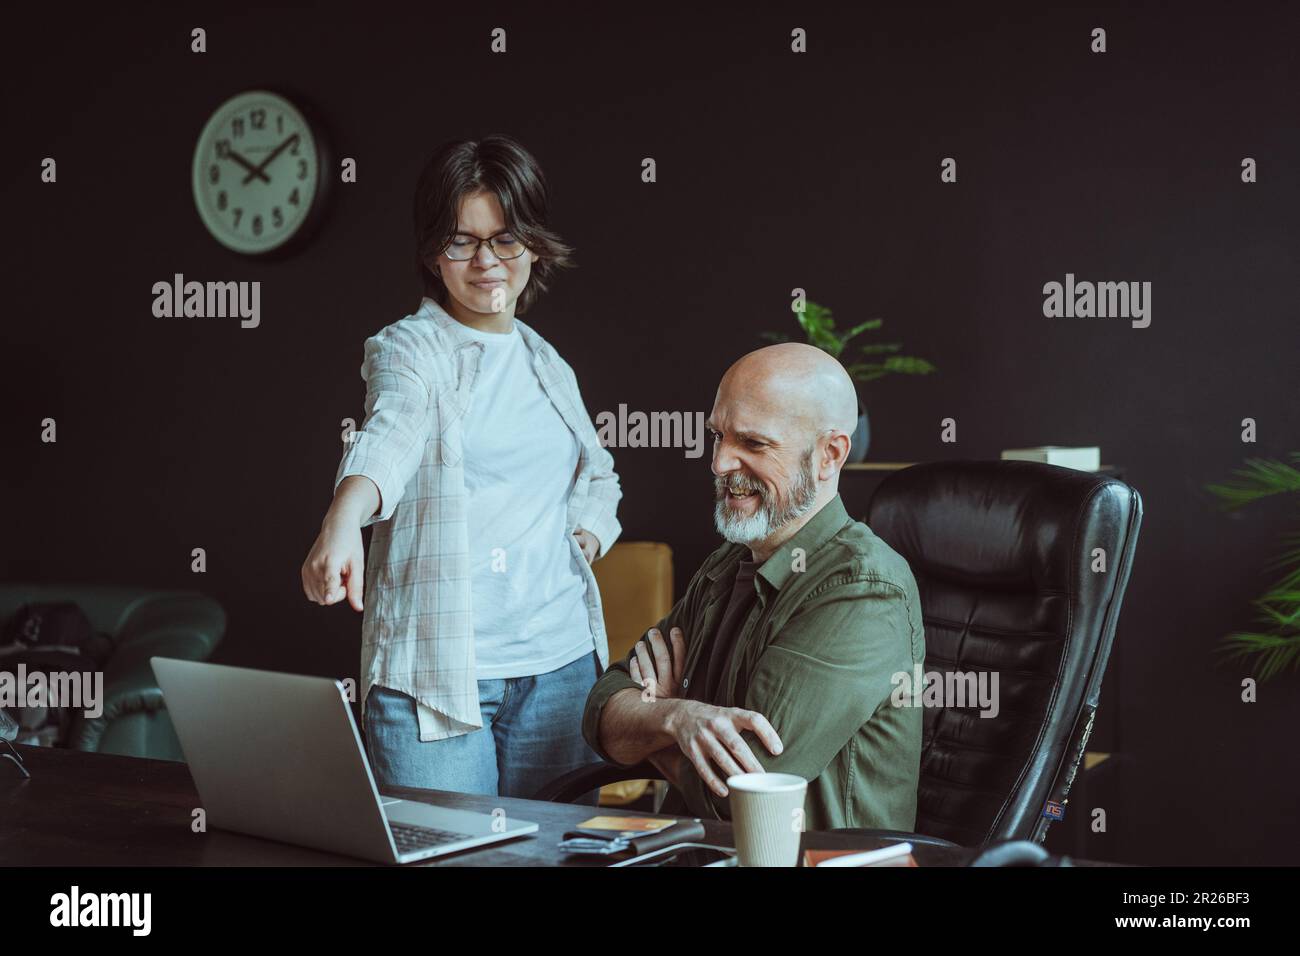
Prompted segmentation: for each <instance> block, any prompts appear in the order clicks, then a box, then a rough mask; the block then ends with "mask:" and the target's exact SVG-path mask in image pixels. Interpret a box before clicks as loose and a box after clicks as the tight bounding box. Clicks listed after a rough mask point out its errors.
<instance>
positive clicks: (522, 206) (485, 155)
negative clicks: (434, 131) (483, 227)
mask: <svg viewBox="0 0 1300 956" xmlns="http://www.w3.org/2000/svg"><path fill="white" fill-rule="evenodd" d="M480 190H481V191H484V192H488V193H491V194H493V195H495V196H496V197H497V201H498V202H500V203H501V212H502V214H503V215H504V216H505V221H506V229H508V230H509V231H510V232H512V233H514V234H515V236H517V237H518V238H519V239H520V240H521V241H522V242H523V243H524V245H525V246H527V247H528V248H529V249H531V250H532V251H533V252H535V253H537V257H538V258H537V261H536V262H534V263H533V268H532V273H531V275H530V276H529V279H528V285H526V286H524V291H523V292H521V293H520V294H519V301H518V302H517V303H516V306H515V311H516V313H517V314H522V313H524V312H526V311H528V307H529V306H531V305H532V304H533V302H535V301H536V300H537V297H538V296H539V295H541V294H542V293H543V292H545V291H546V288H547V281H548V280H549V279H550V277H551V276H552V275H553V274H554V273H555V272H556V271H557V270H559V269H562V268H564V267H566V266H571V265H573V263H572V261H571V260H570V254H571V253H572V252H573V249H572V248H570V247H569V246H566V245H565V244H564V243H563V242H561V241H560V237H559V236H557V235H556V234H555V233H554V232H552V231H551V230H550V229H549V228H547V218H548V216H549V213H550V208H549V206H550V196H549V191H548V189H547V186H546V177H545V176H544V175H542V169H541V167H540V166H538V164H537V160H536V159H534V158H533V156H532V154H531V153H529V152H528V150H526V149H524V148H523V146H521V145H519V143H517V142H515V140H513V139H511V138H510V137H509V136H504V135H502V134H499V133H494V134H492V135H491V136H485V137H483V139H480V140H469V139H467V140H459V141H456V142H450V143H444V144H443V145H442V146H440V147H438V149H437V150H436V151H435V152H434V154H433V156H431V157H430V158H429V161H428V163H426V164H425V167H424V169H423V170H422V171H421V173H420V180H419V182H418V183H417V184H416V186H415V217H414V218H415V263H416V270H417V273H418V274H419V276H420V282H421V284H422V285H423V286H424V292H425V294H426V295H428V296H429V297H431V298H432V299H434V300H435V301H436V302H437V303H438V304H439V305H441V306H442V307H443V308H444V309H445V308H447V305H448V301H449V299H450V293H449V292H448V291H447V286H446V285H445V284H444V283H443V281H442V277H441V276H439V275H437V274H436V273H435V272H434V271H433V270H432V269H430V268H429V266H428V263H429V261H430V260H431V259H433V258H434V257H436V256H438V255H440V254H441V253H442V251H443V250H444V249H446V248H447V243H449V242H450V241H451V237H452V236H453V235H455V233H456V228H457V225H458V221H457V220H458V216H459V213H460V205H461V201H462V200H463V199H464V198H465V197H466V196H469V195H471V194H473V193H476V192H479V191H480Z"/></svg>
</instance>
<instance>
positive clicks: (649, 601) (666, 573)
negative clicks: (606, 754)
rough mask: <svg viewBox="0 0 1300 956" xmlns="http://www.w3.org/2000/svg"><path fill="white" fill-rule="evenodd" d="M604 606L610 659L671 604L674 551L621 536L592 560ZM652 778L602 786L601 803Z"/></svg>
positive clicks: (614, 803) (629, 793) (612, 803)
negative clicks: (621, 537)
mask: <svg viewBox="0 0 1300 956" xmlns="http://www.w3.org/2000/svg"><path fill="white" fill-rule="evenodd" d="M592 570H593V571H595V573H596V583H597V584H599V585H600V600H601V604H602V605H603V607H604V609H605V636H606V638H607V640H608V641H609V660H610V663H611V664H612V663H613V662H614V661H618V660H622V659H623V658H624V657H626V656H627V653H628V651H630V650H631V649H632V645H633V644H635V643H636V642H637V641H638V640H640V639H641V637H642V636H643V635H644V634H645V632H646V631H647V630H649V629H650V628H651V627H653V626H654V625H655V624H657V623H659V621H660V620H661V619H662V618H663V617H664V615H666V614H667V613H668V612H669V611H671V610H672V608H673V552H672V549H671V548H670V547H668V545H666V544H664V543H663V542H661V541H622V542H619V543H618V544H616V545H614V547H612V548H610V549H609V553H608V554H607V555H605V556H604V557H603V558H601V559H600V560H599V561H597V562H596V563H595V564H594V565H592ZM650 783H651V781H649V780H624V781H621V782H619V783H612V784H609V785H608V786H605V787H601V789H600V803H601V805H602V806H609V807H620V806H626V805H627V804H629V803H632V802H634V801H636V800H638V799H640V798H641V796H642V794H644V793H645V792H646V789H647V788H648V787H649V785H650Z"/></svg>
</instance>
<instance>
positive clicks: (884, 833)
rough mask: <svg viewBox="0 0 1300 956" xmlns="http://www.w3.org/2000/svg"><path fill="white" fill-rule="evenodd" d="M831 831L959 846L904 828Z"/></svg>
mask: <svg viewBox="0 0 1300 956" xmlns="http://www.w3.org/2000/svg"><path fill="white" fill-rule="evenodd" d="M830 832H831V833H851V834H854V835H855V836H869V837H876V838H877V839H880V840H889V841H891V842H893V843H917V844H920V845H921V846H943V847H955V848H957V849H960V848H961V845H960V844H957V843H953V842H952V841H951V840H945V839H944V838H943V837H935V836H926V835H925V834H924V833H908V832H907V831H906V830H872V829H869V828H863V827H840V828H839V829H836V830H831V831H830Z"/></svg>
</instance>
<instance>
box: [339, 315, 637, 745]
mask: <svg viewBox="0 0 1300 956" xmlns="http://www.w3.org/2000/svg"><path fill="white" fill-rule="evenodd" d="M515 324H516V325H517V326H518V328H519V331H520V333H521V334H522V335H523V339H524V342H525V343H526V344H527V346H528V349H529V351H531V352H532V356H533V368H534V369H535V370H536V372H537V377H538V379H539V380H540V381H541V384H542V387H543V388H544V389H545V391H546V394H547V395H548V396H549V397H550V399H551V402H552V403H553V404H554V405H555V408H556V410H557V411H559V413H560V416H561V417H562V418H563V419H564V421H565V423H566V424H567V425H568V426H569V428H570V430H571V431H572V432H573V433H574V435H576V436H577V439H578V445H579V457H578V469H577V475H576V481H575V483H574V487H573V491H572V493H571V494H570V496H569V503H568V515H567V523H568V530H569V531H570V532H572V531H573V530H575V529H577V528H585V529H586V530H587V531H590V532H591V533H592V534H593V535H595V536H596V538H597V539H598V540H599V541H600V554H598V555H597V557H599V556H601V555H603V554H605V553H606V552H607V551H608V550H609V549H610V548H611V547H612V546H613V544H614V541H615V540H616V539H617V538H618V536H619V533H620V532H621V530H622V529H621V527H620V526H619V523H618V518H617V516H616V512H617V508H618V501H619V499H620V498H621V497H622V491H621V489H620V488H619V483H618V475H617V474H615V472H614V458H613V456H612V455H611V454H610V453H609V452H608V451H607V450H606V449H605V448H604V447H603V446H602V445H601V444H600V440H599V439H598V438H597V436H596V430H595V428H594V427H593V426H592V423H591V418H590V416H589V415H588V414H587V410H586V407H585V406H584V405H583V403H582V397H581V395H580V394H579V392H578V382H577V378H576V376H575V375H574V374H573V369H571V368H570V367H569V365H568V363H566V362H565V361H564V360H563V359H562V358H560V356H559V354H558V353H557V352H556V351H555V349H554V348H553V347H552V346H551V345H550V344H549V343H548V342H546V341H545V340H544V339H543V338H542V337H541V336H540V335H538V334H537V333H536V332H534V331H533V330H532V329H531V328H529V327H528V326H527V325H525V324H524V323H523V322H520V321H519V320H518V319H515ZM483 348H484V347H483V344H482V343H481V342H478V341H477V340H475V339H474V338H472V337H471V336H469V335H468V334H466V333H465V331H464V328H463V326H461V324H460V323H459V322H457V321H456V320H455V319H454V318H452V317H451V316H450V315H448V314H447V312H446V311H445V310H443V309H442V308H441V307H440V306H439V305H438V304H437V302H436V301H434V300H433V299H432V298H429V297H428V296H426V297H425V298H424V300H423V301H422V302H421V304H420V308H419V309H418V310H417V311H416V312H415V314H414V315H409V316H407V317H406V318H404V319H401V320H399V321H397V322H394V323H393V324H392V325H389V326H388V327H386V328H384V329H382V330H381V331H380V332H379V333H378V334H376V335H374V336H371V337H370V338H368V339H366V342H365V361H364V362H363V364H362V366H361V377H362V379H364V380H365V382H366V415H365V421H364V422H363V423H362V426H361V428H360V429H359V430H357V431H356V432H354V433H353V434H352V440H351V442H350V443H349V445H348V448H347V450H346V451H345V452H344V455H343V460H342V461H341V462H339V467H338V473H337V475H336V477H335V479H334V488H335V490H336V491H337V490H338V486H339V483H340V482H341V481H342V480H343V479H344V478H346V477H347V476H348V475H365V476H366V477H367V478H370V479H371V480H372V481H373V482H374V483H375V484H376V485H377V486H378V487H379V494H380V510H379V511H378V512H376V513H375V514H374V515H372V516H371V517H370V518H368V519H366V520H365V521H364V522H362V525H361V526H362V527H363V528H364V527H366V526H367V525H372V524H373V525H374V531H373V532H372V534H371V539H370V554H369V556H368V557H367V560H366V575H365V596H364V607H365V609H364V611H363V613H362V620H361V700H362V707H363V709H364V706H365V703H364V702H365V698H366V694H367V693H368V692H369V690H370V687H371V686H372V685H374V684H378V685H379V686H381V687H388V688H391V689H392V690H396V691H401V692H402V693H405V694H409V695H410V696H411V697H414V698H415V700H416V702H417V706H416V711H417V714H418V717H419V724H420V739H421V740H439V739H442V738H444V737H455V736H457V735H459V734H465V733H469V732H470V731H471V730H475V729H477V728H479V727H482V726H483V718H482V715H481V713H480V711H479V696H478V681H477V678H476V677H475V660H474V626H473V620H474V617H473V608H472V607H471V605H470V573H469V525H468V521H467V515H468V495H467V493H466V491H465V471H464V465H463V462H462V460H461V456H462V447H463V444H462V433H461V428H462V424H463V419H464V415H465V412H466V410H467V409H468V407H469V400H470V395H471V394H472V393H473V390H474V383H475V381H476V379H477V376H478V370H479V365H480V362H481V361H482V357H483ZM521 480H526V478H524V476H521ZM568 538H569V546H570V549H571V550H572V552H573V554H574V555H576V557H577V565H578V567H579V568H581V573H582V575H583V577H584V578H585V579H586V583H587V593H586V600H587V615H588V620H589V621H590V623H591V633H592V635H593V637H594V639H595V645H594V648H595V650H596V652H597V655H598V656H599V658H600V663H601V667H602V669H603V668H604V667H606V666H608V663H609V650H608V645H607V644H606V640H605V623H604V616H603V613H602V611H601V604H600V591H599V589H598V588H597V586H596V578H595V576H594V575H593V573H592V571H591V568H590V567H589V566H588V564H587V561H586V559H585V558H583V556H582V549H581V547H580V546H579V544H578V541H577V539H576V538H574V537H573V535H572V534H570V535H569V536H568Z"/></svg>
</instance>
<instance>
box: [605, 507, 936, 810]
mask: <svg viewBox="0 0 1300 956" xmlns="http://www.w3.org/2000/svg"><path fill="white" fill-rule="evenodd" d="M749 557H750V551H749V548H748V547H746V546H744V545H738V544H731V543H727V544H724V545H723V546H722V547H720V548H718V549H717V550H716V551H714V552H713V554H711V555H709V557H708V559H707V560H705V562H704V564H703V565H702V566H701V567H700V569H699V571H697V572H696V573H695V576H694V577H693V578H692V579H691V583H690V585H689V586H688V587H687V589H686V594H685V595H684V596H683V597H682V599H681V600H680V601H678V602H677V604H676V606H674V607H673V609H672V611H670V612H669V614H668V616H667V617H665V618H664V619H663V620H662V621H660V622H659V623H658V624H657V625H655V626H656V627H658V628H659V630H660V631H661V632H662V633H663V634H664V635H665V637H666V636H667V635H668V633H669V630H670V629H671V628H673V627H680V628H681V629H682V632H683V634H684V637H685V641H686V662H685V666H684V672H683V692H682V696H688V695H687V693H686V691H687V690H688V689H689V687H690V683H691V682H692V681H702V680H704V675H705V674H706V673H707V671H708V659H707V658H708V655H709V654H710V653H711V651H712V647H713V639H714V635H715V633H716V631H717V629H718V624H719V622H720V620H721V617H722V614H723V612H724V611H725V610H726V605H727V602H728V599H729V598H730V592H731V587H732V582H733V581H734V580H735V577H736V568H737V566H738V564H739V562H740V561H741V559H742V558H749ZM754 587H755V589H756V591H757V600H756V601H755V602H754V606H753V608H752V610H751V611H750V613H749V617H748V618H747V620H746V621H745V623H744V625H743V627H742V629H741V631H740V633H739V634H738V635H737V637H736V641H735V645H734V648H733V650H732V653H731V659H730V662H729V663H728V664H727V667H726V669H725V670H724V671H723V674H722V682H721V686H720V687H719V695H718V696H719V698H720V699H718V700H714V701H712V703H714V704H717V705H719V706H723V707H743V708H745V709H746V710H753V711H757V712H758V713H760V714H762V715H763V716H764V717H766V718H767V719H768V721H769V722H770V723H771V724H772V727H773V728H774V729H775V730H776V732H777V734H778V735H779V736H780V738H781V743H782V744H783V745H784V749H783V750H782V752H781V753H780V755H778V756H773V755H772V754H770V753H769V752H768V750H767V748H766V747H765V746H763V744H762V743H761V742H759V741H758V739H757V738H756V737H755V736H754V734H753V733H752V732H750V731H744V732H743V733H742V736H743V737H744V738H745V741H746V742H747V743H748V744H749V747H750V749H751V750H752V751H753V753H754V756H755V757H757V758H758V761H759V763H761V764H762V765H763V769H764V770H767V771H770V772H773V773H792V774H797V775H798V776H800V777H803V778H805V779H806V780H808V795H807V798H806V800H805V803H804V829H805V830H826V829H832V828H836V827H875V828H882V829H890V830H911V829H913V827H914V826H915V825H916V788H917V781H918V776H919V773H920V763H921V727H922V721H921V711H920V709H918V708H915V707H899V706H895V705H894V704H893V702H892V699H891V698H892V697H893V696H894V695H893V690H894V687H895V684H896V683H897V681H898V678H897V677H896V676H895V675H898V674H907V675H909V677H910V675H911V674H912V671H913V665H914V664H922V665H923V664H924V662H925V632H924V630H923V628H922V623H921V603H920V596H919V594H918V593H917V589H916V581H915V579H914V578H913V576H912V571H911V568H909V567H908V565H907V562H906V561H905V560H904V559H903V558H902V557H901V556H900V555H899V554H898V553H897V552H896V551H894V550H893V549H892V548H890V547H889V545H887V544H886V543H885V542H884V541H882V540H881V539H880V538H878V537H876V535H875V534H874V533H873V532H872V531H871V529H870V528H868V527H867V526H866V525H865V524H863V523H862V522H860V521H855V520H853V519H852V518H850V517H849V514H848V512H847V511H846V510H845V508H844V504H843V502H842V501H841V500H840V497H839V496H838V495H836V496H835V498H833V499H832V500H831V501H829V502H828V503H827V504H826V505H825V506H824V507H822V509H821V510H820V511H818V512H817V513H816V514H815V515H814V516H813V517H812V519H811V520H810V521H809V522H808V523H807V524H805V525H804V526H803V527H802V528H800V529H799V531H798V532H797V533H796V534H795V535H794V536H793V537H792V538H791V539H790V540H789V541H787V542H786V543H785V544H784V545H782V546H781V547H780V548H779V549H778V550H777V551H776V552H775V553H774V554H773V555H772V556H771V557H770V558H768V559H767V560H766V561H765V562H763V564H762V565H760V566H759V568H758V572H757V574H756V575H755V577H754ZM630 657H631V653H629V655H628V657H625V658H624V659H623V660H621V661H616V662H613V663H611V665H610V667H609V670H607V671H606V672H605V673H604V674H603V675H602V676H601V677H600V679H599V680H597V681H596V683H595V685H594V686H593V687H592V689H591V692H590V694H589V695H588V697H587V705H586V710H585V712H584V713H583V719H582V732H583V736H584V737H586V739H587V742H588V743H589V744H590V745H591V746H592V748H593V749H594V750H595V751H596V752H597V753H598V754H600V756H601V757H602V758H604V759H605V760H606V761H608V762H609V763H613V764H615V765H619V766H626V765H625V764H619V762H618V761H615V760H612V759H611V758H610V756H609V755H608V754H607V753H606V752H605V750H604V749H603V748H602V747H601V745H600V733H599V728H600V717H601V711H602V710H603V708H604V706H605V702H606V701H607V700H608V699H609V698H610V697H611V696H612V695H613V694H616V693H618V692H619V691H621V690H624V689H627V688H635V689H638V690H639V689H640V687H641V685H640V684H638V683H636V682H635V681H634V680H633V679H632V677H631V675H630V674H629V672H628V661H629V659H630ZM738 688H740V691H739V692H738ZM738 698H741V699H738ZM681 767H682V768H683V769H682V778H681V780H680V781H679V783H680V786H681V793H680V797H681V799H682V800H684V802H685V804H686V806H687V808H688V809H689V811H690V812H691V813H692V814H694V815H695V816H700V817H704V818H706V819H722V820H725V819H729V818H730V804H729V801H728V799H727V798H726V797H718V796H716V795H715V794H714V793H713V792H712V791H711V790H710V789H709V788H708V786H707V785H706V784H705V783H704V781H703V780H702V779H701V778H700V776H699V774H698V772H697V771H696V770H695V769H694V767H693V766H691V765H690V764H689V762H686V761H683V762H682V763H681ZM715 769H716V768H715Z"/></svg>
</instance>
